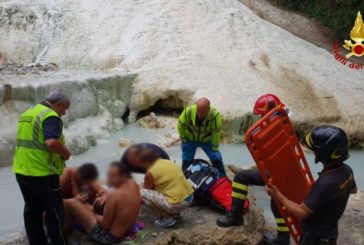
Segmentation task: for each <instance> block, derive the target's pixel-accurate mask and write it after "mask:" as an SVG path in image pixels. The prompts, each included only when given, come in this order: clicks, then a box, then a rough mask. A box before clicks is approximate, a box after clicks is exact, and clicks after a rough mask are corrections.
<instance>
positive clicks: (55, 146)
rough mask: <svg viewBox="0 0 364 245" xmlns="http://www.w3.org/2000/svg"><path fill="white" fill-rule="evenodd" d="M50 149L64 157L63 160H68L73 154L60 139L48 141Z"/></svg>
mask: <svg viewBox="0 0 364 245" xmlns="http://www.w3.org/2000/svg"><path fill="white" fill-rule="evenodd" d="M45 143H46V145H47V147H48V149H49V150H50V151H51V152H53V153H57V154H59V155H61V156H62V158H63V160H68V159H69V158H70V156H71V152H70V151H69V150H68V149H67V148H66V147H65V146H64V145H63V144H62V143H61V141H59V140H58V139H48V140H46V141H45Z"/></svg>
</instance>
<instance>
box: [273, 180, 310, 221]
mask: <svg viewBox="0 0 364 245" xmlns="http://www.w3.org/2000/svg"><path fill="white" fill-rule="evenodd" d="M266 190H267V193H268V195H269V196H271V197H272V198H273V199H274V200H276V201H279V202H280V203H282V205H283V206H284V207H285V208H286V209H287V211H288V213H290V214H291V215H293V216H294V217H296V218H298V219H300V220H302V219H305V218H306V217H307V216H309V215H310V214H311V213H312V211H311V210H310V209H309V208H307V207H306V205H305V204H304V203H301V204H298V203H295V202H293V201H291V200H289V199H288V198H287V197H285V196H284V195H283V194H282V193H281V192H280V191H279V189H278V188H277V187H276V186H274V185H272V184H268V185H266Z"/></svg>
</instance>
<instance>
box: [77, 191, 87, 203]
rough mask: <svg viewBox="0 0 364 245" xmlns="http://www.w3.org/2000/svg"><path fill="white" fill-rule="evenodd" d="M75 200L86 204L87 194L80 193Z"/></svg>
mask: <svg viewBox="0 0 364 245" xmlns="http://www.w3.org/2000/svg"><path fill="white" fill-rule="evenodd" d="M75 198H76V199H77V200H78V201H80V202H82V203H86V202H87V200H88V199H89V196H88V194H85V193H81V194H77V195H76V196H75Z"/></svg>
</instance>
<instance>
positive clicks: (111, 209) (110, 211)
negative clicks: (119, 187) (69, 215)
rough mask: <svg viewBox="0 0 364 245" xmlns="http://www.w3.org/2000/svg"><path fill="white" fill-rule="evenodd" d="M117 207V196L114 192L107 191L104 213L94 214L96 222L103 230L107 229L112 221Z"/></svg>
mask: <svg viewBox="0 0 364 245" xmlns="http://www.w3.org/2000/svg"><path fill="white" fill-rule="evenodd" d="M116 207H117V196H116V194H115V193H109V194H108V195H107V199H106V203H105V209H104V214H103V215H102V216H101V215H98V214H95V217H96V220H97V222H98V223H99V224H100V225H101V227H102V228H104V229H105V230H109V229H110V227H111V225H112V222H113V220H114V218H115V212H116Z"/></svg>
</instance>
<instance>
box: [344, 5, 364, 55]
mask: <svg viewBox="0 0 364 245" xmlns="http://www.w3.org/2000/svg"><path fill="white" fill-rule="evenodd" d="M350 38H351V40H345V41H344V43H345V44H344V48H345V49H347V50H349V51H350V53H348V54H347V55H346V56H345V57H346V58H347V59H348V58H350V57H351V56H353V55H354V56H357V57H361V56H363V55H364V44H363V41H364V23H363V17H362V15H361V13H360V11H358V14H357V16H356V20H355V24H354V27H353V29H351V32H350Z"/></svg>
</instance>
